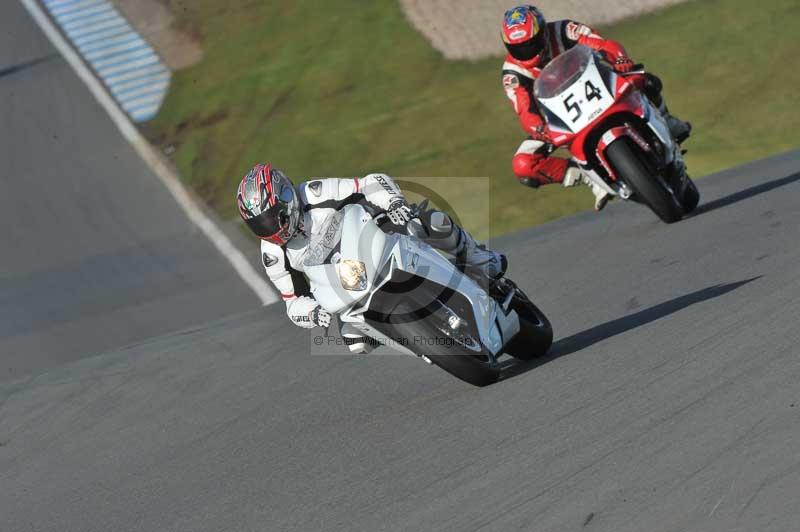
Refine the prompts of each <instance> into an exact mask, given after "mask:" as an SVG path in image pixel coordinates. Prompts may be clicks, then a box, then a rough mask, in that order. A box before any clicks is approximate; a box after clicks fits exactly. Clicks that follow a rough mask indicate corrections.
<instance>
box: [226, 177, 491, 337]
mask: <svg viewBox="0 0 800 532" xmlns="http://www.w3.org/2000/svg"><path fill="white" fill-rule="evenodd" d="M236 203H237V206H238V208H239V214H240V215H241V216H242V219H243V220H244V221H245V223H246V224H247V225H248V227H250V229H251V230H252V231H253V232H254V233H255V234H256V235H257V236H258V237H259V238H260V239H261V260H262V262H263V264H264V268H265V269H266V272H267V276H268V277H269V279H270V281H272V283H273V284H274V285H275V288H277V289H278V291H279V292H280V294H281V297H282V298H283V300H284V302H285V303H286V313H287V315H288V316H289V319H290V320H292V322H293V323H294V324H295V325H298V326H300V327H303V328H309V329H310V328H313V327H318V326H319V327H327V326H328V325H329V324H330V318H331V317H330V315H329V314H328V312H326V311H325V310H324V309H322V307H320V305H319V303H317V301H316V300H315V299H314V298H313V297H312V296H311V293H310V291H309V290H308V283H307V281H306V279H305V277H304V276H303V275H302V271H303V261H304V259H305V256H306V253H307V251H308V245H309V242H310V241H311V239H312V237H313V236H314V235H319V234H322V233H324V232H325V230H326V228H327V222H328V220H329V219H330V217H331V216H332V215H333V214H334V213H335V212H336V211H337V210H339V209H341V208H343V207H344V206H345V205H348V204H352V203H362V204H366V205H367V206H369V207H371V208H372V209H373V210H377V211H385V213H386V217H387V218H388V219H389V221H390V222H391V223H392V224H393V225H394V226H400V227H401V228H402V227H404V228H405V229H406V230H407V232H408V233H409V234H412V235H414V236H416V237H418V238H420V239H422V240H424V241H426V242H427V243H428V244H430V245H431V246H433V247H435V248H436V249H439V250H440V251H443V252H444V253H446V254H448V255H450V256H452V257H453V258H452V260H453V261H454V262H455V263H456V265H459V266H463V268H464V271H465V273H466V274H467V275H470V276H472V277H473V278H476V280H479V281H480V282H485V281H487V280H491V279H497V278H499V277H502V275H503V274H504V273H505V270H506V267H507V262H506V258H505V256H503V255H502V254H500V253H496V252H494V251H491V250H489V249H486V248H485V247H484V246H481V245H478V244H477V243H476V242H475V240H474V239H473V238H472V236H471V235H470V234H469V233H468V232H467V231H465V230H464V229H462V228H460V227H458V226H457V225H455V224H454V223H453V222H452V220H451V219H450V217H449V216H448V215H447V214H445V213H443V212H440V211H436V210H422V211H421V212H418V213H415V212H413V211H412V210H411V208H410V207H409V205H408V202H407V201H406V199H405V197H404V196H403V193H402V191H401V190H400V188H399V187H398V186H397V184H395V182H394V181H393V180H392V178H391V177H389V176H387V175H384V174H370V175H367V176H366V177H361V178H354V179H338V178H327V179H316V180H312V181H308V182H305V183H301V184H299V185H297V186H296V187H295V186H294V185H293V184H292V182H291V181H290V180H289V179H288V178H287V177H286V175H284V174H283V172H281V171H280V170H277V169H275V168H272V167H271V166H270V165H269V164H258V165H256V166H255V167H254V168H253V169H252V170H251V171H250V172H248V173H247V175H245V177H244V178H243V179H242V181H241V183H240V184H239V189H238V191H237V195H236ZM340 333H341V334H342V337H343V339H344V342H345V344H347V345H348V347H349V348H350V350H351V351H352V352H354V353H365V352H369V351H370V350H371V349H372V348H373V347H374V345H375V342H374V340H372V339H370V338H365V337H364V335H363V334H362V333H361V332H360V331H358V330H357V329H355V328H354V327H352V326H350V325H348V324H344V325H343V326H342V328H341V330H340Z"/></svg>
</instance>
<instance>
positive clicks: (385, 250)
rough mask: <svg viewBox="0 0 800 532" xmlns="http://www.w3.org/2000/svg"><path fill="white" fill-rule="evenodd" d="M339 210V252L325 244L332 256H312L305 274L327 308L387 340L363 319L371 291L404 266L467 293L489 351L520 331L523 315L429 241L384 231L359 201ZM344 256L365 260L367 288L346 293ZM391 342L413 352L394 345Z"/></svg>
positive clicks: (404, 350) (370, 297)
mask: <svg viewBox="0 0 800 532" xmlns="http://www.w3.org/2000/svg"><path fill="white" fill-rule="evenodd" d="M338 214H339V215H340V217H341V230H340V231H339V230H337V229H334V230H333V231H332V232H331V234H335V233H336V232H337V231H338V237H339V238H340V242H339V249H338V251H336V250H335V246H326V245H323V252H324V253H325V254H326V256H328V257H329V260H328V261H327V262H324V263H318V264H310V262H315V261H314V260H310V261H307V263H306V265H305V273H306V275H307V276H308V279H309V281H310V284H311V291H312V293H313V294H314V298H315V299H316V300H317V301H318V302H319V304H320V305H321V306H322V307H323V308H324V309H325V310H327V311H329V312H332V313H336V314H338V315H339V319H340V320H341V321H343V322H346V323H351V324H353V325H354V326H356V327H357V328H358V329H360V330H361V331H363V332H364V333H365V334H367V335H369V336H372V337H373V338H377V339H379V340H386V338H385V336H384V335H383V334H381V333H380V332H378V331H376V330H374V329H373V328H372V327H370V326H369V325H368V324H366V323H365V322H364V318H363V313H364V312H365V311H366V310H368V309H369V303H370V301H371V299H372V296H373V294H374V293H375V292H376V291H378V290H379V289H380V287H381V286H382V285H383V284H385V283H386V282H388V281H389V280H390V279H391V277H392V273H393V272H395V271H397V270H402V271H405V272H408V273H413V274H415V275H418V276H420V277H424V278H426V279H429V280H431V281H434V282H436V283H438V284H440V285H442V286H447V287H450V288H453V289H455V290H456V291H457V292H459V293H460V294H462V295H463V296H464V297H466V298H467V300H468V301H469V302H470V303H471V304H472V307H473V310H474V314H475V316H474V317H475V319H476V321H477V323H476V325H477V328H478V331H479V333H480V340H481V343H482V344H483V345H484V347H486V348H487V350H488V351H490V352H491V353H493V354H498V353H499V352H500V350H501V349H502V347H503V345H504V343H505V342H504V341H503V335H504V334H505V335H506V337H507V338H510V337H511V336H513V335H515V334H516V333H517V332H518V331H519V318H518V316H517V314H516V313H515V312H513V311H511V312H509V313H508V314H506V313H505V312H504V311H503V310H502V309H501V308H500V306H499V304H498V303H497V301H495V300H494V299H492V298H491V297H489V296H488V295H487V294H486V292H485V291H484V290H483V289H482V288H481V287H480V286H479V285H478V284H477V283H476V282H475V281H473V280H472V279H470V278H469V277H467V276H466V275H464V274H462V273H461V272H460V271H459V270H458V269H457V268H455V267H454V266H453V265H452V264H451V263H450V262H449V261H448V260H447V259H446V258H444V257H443V256H442V255H440V254H439V253H438V252H437V251H436V250H434V249H433V248H432V247H430V246H429V245H428V244H426V243H424V242H421V241H419V240H417V239H415V238H412V237H410V236H406V235H400V234H386V233H384V232H383V231H382V230H381V229H380V228H379V227H378V226H377V225H376V224H375V223H374V222H373V220H372V217H371V216H370V215H369V214H368V213H367V212H366V211H365V210H364V209H363V208H362V207H361V206H359V205H348V206H346V207H345V208H344V209H343V210H342V211H340V212H339V213H338ZM327 244H330V242H328V243H327ZM321 256H322V255H321V254H320V255H317V259H319V257H321ZM342 260H355V261H360V262H362V263H363V264H364V266H365V269H366V274H367V286H366V289H365V290H362V291H348V290H345V289H344V288H343V287H342V285H341V282H340V280H339V275H338V271H337V266H336V263H338V262H339V261H342ZM316 262H322V261H319V260H316ZM470 318H472V317H470ZM390 345H392V346H393V347H394V348H396V349H398V350H400V351H403V352H407V353H410V351H408V350H407V349H405V348H403V347H402V346H399V345H397V344H396V343H390Z"/></svg>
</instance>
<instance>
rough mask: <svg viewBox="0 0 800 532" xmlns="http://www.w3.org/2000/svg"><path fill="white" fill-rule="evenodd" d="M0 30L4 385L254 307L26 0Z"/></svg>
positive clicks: (13, 6) (11, 5)
mask: <svg viewBox="0 0 800 532" xmlns="http://www.w3.org/2000/svg"><path fill="white" fill-rule="evenodd" d="M0 28H1V30H0V125H1V126H0V162H1V164H2V168H0V187H2V193H0V225H1V226H2V228H3V230H2V236H0V246H2V252H0V254H1V255H0V256H1V257H2V259H1V260H0V381H1V380H6V379H9V378H14V377H18V376H20V375H27V374H31V373H37V372H40V371H43V370H46V369H48V368H50V367H53V366H54V365H57V364H60V363H63V362H67V361H71V360H75V359H77V358H80V357H84V356H87V355H96V354H99V353H102V352H104V351H107V350H109V349H114V348H117V347H119V346H121V345H125V344H128V343H131V342H135V341H139V340H143V339H146V338H152V337H154V336H157V335H161V334H164V333H167V332H171V331H174V330H176V329H179V328H183V327H187V326H189V325H193V324H196V323H199V322H206V321H209V320H214V319H218V318H220V317H222V316H225V315H227V314H230V313H231V312H236V311H241V309H252V308H256V307H257V306H258V304H259V303H258V300H257V299H256V298H255V295H254V294H253V293H252V292H251V291H250V290H249V289H248V288H247V287H246V286H245V284H244V283H243V282H242V281H241V280H240V279H239V278H238V277H237V276H236V274H235V272H234V271H233V269H232V268H231V267H230V266H229V265H228V263H227V262H226V261H225V259H224V258H223V257H222V256H220V255H219V253H217V252H216V251H215V250H214V248H213V247H212V245H211V243H210V242H208V241H207V240H206V238H205V237H204V236H203V234H202V233H200V231H199V230H197V229H196V228H195V227H194V226H193V225H192V224H191V223H190V222H189V220H188V219H187V218H186V217H185V216H184V214H183V213H182V212H181V211H180V209H179V208H178V205H177V204H176V203H175V202H174V201H173V200H172V198H171V196H170V195H169V193H168V192H167V190H166V189H165V188H164V187H163V186H162V185H161V184H160V182H159V181H158V180H157V178H156V177H155V176H154V175H152V173H151V172H150V170H149V169H148V167H147V166H146V165H145V164H144V163H143V162H142V161H141V160H140V159H139V158H138V156H137V155H136V154H135V152H134V150H133V148H131V147H130V146H129V145H128V144H127V143H126V142H125V140H124V139H123V138H122V136H121V135H120V134H119V133H118V131H117V129H116V127H115V126H114V125H113V123H112V122H111V120H110V119H109V118H108V116H107V115H106V114H105V112H104V111H103V110H102V109H101V108H100V106H99V105H98V104H97V103H95V101H94V100H93V99H92V97H91V95H90V94H89V91H88V90H87V89H86V87H85V86H84V85H83V83H82V82H81V81H80V80H79V79H78V78H77V76H76V75H75V74H74V73H73V71H72V70H71V69H70V67H69V66H68V65H67V63H66V61H64V59H63V58H62V57H61V56H60V55H59V54H58V53H57V52H56V50H55V49H54V48H53V47H52V46H51V45H50V43H49V41H47V39H46V38H45V37H44V35H43V34H42V33H41V32H40V30H39V29H38V27H37V26H36V25H35V24H34V23H33V21H32V20H31V19H30V18H29V16H28V14H27V12H26V11H25V10H24V9H23V7H22V6H21V5H20V4H19V3H18V2H17V1H16V0H12V1H7V2H2V3H0Z"/></svg>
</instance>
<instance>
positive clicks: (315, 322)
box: [286, 296, 331, 329]
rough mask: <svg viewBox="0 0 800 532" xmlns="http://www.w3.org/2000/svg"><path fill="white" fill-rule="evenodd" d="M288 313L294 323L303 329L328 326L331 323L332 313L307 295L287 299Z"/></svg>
mask: <svg viewBox="0 0 800 532" xmlns="http://www.w3.org/2000/svg"><path fill="white" fill-rule="evenodd" d="M286 314H287V315H288V316H289V319H290V320H292V323H294V324H295V325H297V326H298V327H301V328H303V329H313V328H314V327H328V326H329V325H330V324H331V315H330V314H329V313H328V312H327V311H326V310H324V309H323V308H322V307H321V306H320V305H319V303H317V302H316V300H314V299H313V298H310V297H307V296H301V297H296V298H294V299H292V300H290V301H287V302H286Z"/></svg>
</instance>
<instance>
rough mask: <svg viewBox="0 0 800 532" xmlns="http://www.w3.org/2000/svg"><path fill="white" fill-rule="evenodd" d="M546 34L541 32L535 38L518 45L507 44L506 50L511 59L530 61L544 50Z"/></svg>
mask: <svg viewBox="0 0 800 532" xmlns="http://www.w3.org/2000/svg"><path fill="white" fill-rule="evenodd" d="M544 47H545V38H544V32H543V31H540V32H539V33H538V34H537V35H536V36H535V37H534V38H532V39H529V40H527V41H525V42H521V43H518V44H508V43H506V49H507V50H508V53H510V54H511V57H513V58H514V59H517V60H519V61H530V60H531V59H533V58H534V57H536V56H537V55H539V54H540V53H542V51H543V50H544Z"/></svg>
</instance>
